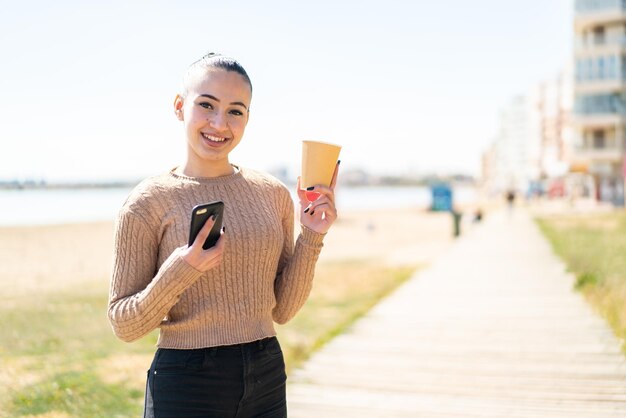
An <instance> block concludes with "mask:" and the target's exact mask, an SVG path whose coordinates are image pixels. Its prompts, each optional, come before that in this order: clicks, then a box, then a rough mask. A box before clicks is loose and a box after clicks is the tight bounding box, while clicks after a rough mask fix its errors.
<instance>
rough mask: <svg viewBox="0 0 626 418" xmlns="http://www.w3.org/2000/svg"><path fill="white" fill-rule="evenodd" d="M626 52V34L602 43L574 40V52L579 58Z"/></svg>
mask: <svg viewBox="0 0 626 418" xmlns="http://www.w3.org/2000/svg"><path fill="white" fill-rule="evenodd" d="M625 51H626V34H624V35H621V36H613V37H610V38H606V39H604V40H602V41H594V40H593V39H583V38H581V37H578V38H576V39H575V40H574V52H575V54H576V56H578V57H587V56H596V55H609V54H619V53H622V52H625Z"/></svg>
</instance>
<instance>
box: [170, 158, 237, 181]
mask: <svg viewBox="0 0 626 418" xmlns="http://www.w3.org/2000/svg"><path fill="white" fill-rule="evenodd" d="M176 171H178V172H179V173H181V174H184V175H185V176H187V177H224V176H229V175H231V174H233V173H235V167H233V166H232V165H231V164H230V163H229V162H228V160H225V161H220V162H217V161H216V162H214V163H213V162H212V163H211V164H208V163H206V162H205V163H204V164H193V163H192V162H190V161H187V162H186V163H185V164H183V165H181V166H179V167H178V169H177V170H176Z"/></svg>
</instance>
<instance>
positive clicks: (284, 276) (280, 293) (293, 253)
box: [272, 196, 325, 324]
mask: <svg viewBox="0 0 626 418" xmlns="http://www.w3.org/2000/svg"><path fill="white" fill-rule="evenodd" d="M287 200H288V202H287V204H286V210H285V211H284V213H283V233H284V239H283V250H282V254H281V256H280V260H279V263H278V271H277V276H276V280H275V282H274V293H275V296H276V306H275V307H274V310H273V311H272V316H273V319H274V321H276V322H277V323H279V324H284V323H286V322H287V321H289V320H290V319H291V318H293V317H294V316H295V314H296V313H297V312H298V311H299V310H300V308H302V306H303V305H304V303H305V302H306V300H307V298H308V297H309V293H310V292H311V287H312V286H313V275H314V274H315V264H316V262H317V259H318V257H319V255H320V252H321V250H322V246H323V239H324V236H325V234H319V233H317V232H315V231H313V230H311V229H309V228H307V227H305V226H304V225H302V226H301V228H302V231H301V232H300V234H299V236H298V238H297V239H296V244H295V246H294V244H293V236H294V205H293V201H292V200H291V197H290V196H288V197H287Z"/></svg>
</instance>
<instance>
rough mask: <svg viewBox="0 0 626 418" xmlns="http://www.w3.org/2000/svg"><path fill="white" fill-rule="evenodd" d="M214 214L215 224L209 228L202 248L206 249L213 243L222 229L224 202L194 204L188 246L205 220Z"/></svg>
mask: <svg viewBox="0 0 626 418" xmlns="http://www.w3.org/2000/svg"><path fill="white" fill-rule="evenodd" d="M213 215H215V224H214V225H213V228H211V232H210V233H209V236H208V237H207V239H206V240H205V241H204V245H202V249H204V250H207V249H209V248H211V247H212V246H214V245H215V243H216V242H217V240H218V239H219V237H220V232H221V229H222V217H223V216H224V202H221V201H218V202H211V203H204V204H202V205H198V206H195V207H194V208H193V209H192V210H191V228H190V229H189V246H190V247H191V245H192V244H193V242H194V241H195V239H196V236H197V235H198V232H200V230H201V229H202V227H203V226H204V224H205V223H206V221H208V220H209V218H210V217H211V216H213Z"/></svg>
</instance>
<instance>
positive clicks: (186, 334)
mask: <svg viewBox="0 0 626 418" xmlns="http://www.w3.org/2000/svg"><path fill="white" fill-rule="evenodd" d="M251 96H252V85H251V82H250V79H249V77H248V75H247V74H246V71H245V70H244V69H243V67H242V66H241V65H240V64H239V63H238V62H237V61H235V60H234V59H232V58H228V57H225V56H221V55H217V54H209V55H207V56H205V57H203V58H202V59H200V60H199V61H197V62H195V63H193V64H192V65H191V66H190V67H189V69H188V71H187V73H186V75H185V77H184V80H183V89H182V91H181V93H180V94H179V95H177V96H176V99H175V101H174V112H175V115H176V117H177V118H178V119H179V120H180V121H181V122H182V124H183V126H184V131H185V136H186V139H187V141H186V144H187V158H186V161H185V162H184V164H182V165H180V166H178V167H176V168H173V169H172V170H170V171H169V172H167V173H164V174H162V175H159V176H156V177H152V178H149V179H147V180H144V181H143V182H142V183H141V184H140V185H138V186H137V187H136V188H135V190H134V191H133V192H132V193H131V194H130V196H129V197H128V199H127V201H126V202H125V204H124V205H123V207H122V209H121V211H120V213H119V216H118V220H117V224H116V233H115V254H114V269H113V276H112V280H111V289H110V296H109V307H108V315H109V319H110V321H111V324H112V326H113V330H114V332H115V334H116V335H117V336H118V337H119V338H120V339H122V340H124V341H129V342H130V341H134V340H136V339H138V338H141V337H143V336H145V335H146V334H148V333H150V332H151V331H152V330H154V329H155V328H159V330H160V333H159V339H158V343H157V346H158V349H157V351H156V354H155V356H154V360H153V362H152V365H151V366H150V370H149V371H148V379H147V385H146V399H145V413H144V416H145V417H272V418H279V417H286V416H287V412H286V401H285V379H286V376H285V365H284V360H283V356H282V352H281V349H280V346H279V344H278V341H277V340H276V337H275V335H276V332H275V330H274V325H273V323H274V322H277V323H281V324H282V323H285V322H287V321H288V320H289V319H291V318H292V317H293V316H294V315H295V314H296V312H298V310H299V309H300V308H301V307H302V305H303V304H304V302H305V301H306V299H307V297H308V295H309V291H310V289H311V283H312V279H313V273H314V268H315V263H316V261H317V259H318V256H319V254H320V251H321V248H322V244H323V239H324V235H325V234H326V232H327V231H328V229H329V228H330V226H331V225H332V224H333V222H334V221H335V219H336V218H337V211H336V209H335V203H334V200H335V199H334V186H335V182H336V179H337V170H338V165H337V167H336V168H335V174H334V176H333V182H332V184H331V186H330V187H325V186H322V185H318V186H315V187H314V191H315V192H317V193H319V195H320V197H319V198H318V199H317V200H315V201H314V202H309V201H308V199H307V197H306V194H305V191H302V190H300V187H299V180H298V187H297V188H298V191H297V193H298V200H299V202H298V212H299V215H300V216H299V219H300V233H299V235H298V237H297V239H296V241H295V244H294V204H293V201H292V199H291V196H290V194H289V191H288V190H287V189H286V188H285V187H284V185H283V184H282V183H280V182H279V181H277V180H276V179H274V178H273V177H271V176H269V175H267V174H264V173H261V172H258V171H254V170H251V169H248V168H244V167H239V166H236V165H233V164H231V163H230V161H229V154H230V152H231V151H232V150H233V149H234V148H235V147H236V146H237V145H238V144H239V142H240V141H241V139H242V136H243V133H244V129H245V127H246V124H247V122H248V117H249V115H250V100H251ZM268 146H271V144H269V143H268ZM217 200H221V201H222V202H224V205H225V208H224V216H223V219H224V229H223V230H222V232H221V237H220V238H219V240H218V242H217V244H216V245H215V246H214V247H212V248H210V249H208V250H203V249H202V244H203V243H204V240H205V238H206V237H207V236H208V234H209V231H210V229H211V227H212V226H213V223H214V221H213V220H209V221H208V222H207V223H206V224H205V226H204V227H203V228H202V230H201V231H200V233H199V235H198V236H197V238H196V239H195V241H194V243H193V245H191V246H188V245H186V243H187V240H188V234H189V223H190V218H191V209H192V208H193V207H194V206H196V205H198V204H201V203H207V202H211V201H217Z"/></svg>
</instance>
